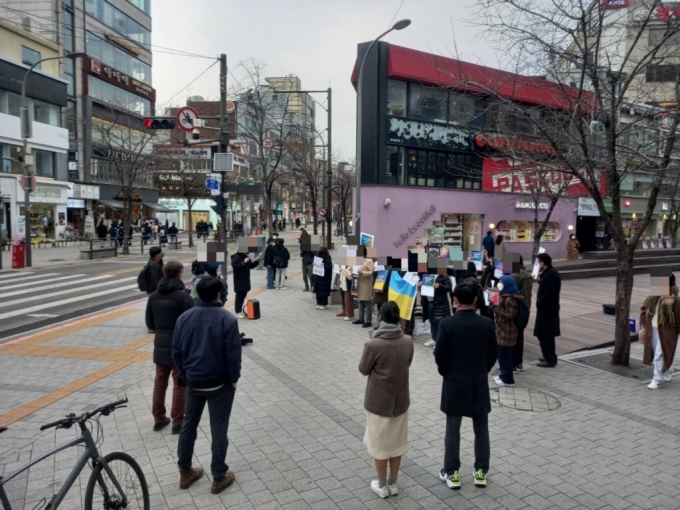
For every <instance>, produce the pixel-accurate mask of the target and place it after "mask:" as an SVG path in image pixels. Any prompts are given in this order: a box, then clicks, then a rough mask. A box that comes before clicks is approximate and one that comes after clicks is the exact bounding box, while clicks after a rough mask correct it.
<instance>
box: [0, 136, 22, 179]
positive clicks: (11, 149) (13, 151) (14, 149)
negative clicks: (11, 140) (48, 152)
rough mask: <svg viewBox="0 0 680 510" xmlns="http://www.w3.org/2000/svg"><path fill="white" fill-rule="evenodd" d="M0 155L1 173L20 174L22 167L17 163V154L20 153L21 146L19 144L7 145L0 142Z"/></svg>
mask: <svg viewBox="0 0 680 510" xmlns="http://www.w3.org/2000/svg"><path fill="white" fill-rule="evenodd" d="M0 155H1V156H2V157H3V158H10V159H3V160H2V164H1V165H0V168H2V171H3V173H11V174H22V173H24V169H23V167H22V165H21V163H19V156H20V155H21V147H20V146H19V145H7V144H4V143H0Z"/></svg>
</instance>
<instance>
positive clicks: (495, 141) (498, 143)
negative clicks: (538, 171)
mask: <svg viewBox="0 0 680 510" xmlns="http://www.w3.org/2000/svg"><path fill="white" fill-rule="evenodd" d="M475 145H477V147H480V148H481V147H491V148H493V149H508V150H513V151H519V152H532V153H534V154H556V153H557V152H556V151H555V149H554V148H553V147H552V146H551V145H549V144H547V143H541V142H532V141H531V140H525V139H523V138H517V137H513V138H508V137H506V136H498V135H485V134H484V133H480V134H478V135H477V136H476V137H475Z"/></svg>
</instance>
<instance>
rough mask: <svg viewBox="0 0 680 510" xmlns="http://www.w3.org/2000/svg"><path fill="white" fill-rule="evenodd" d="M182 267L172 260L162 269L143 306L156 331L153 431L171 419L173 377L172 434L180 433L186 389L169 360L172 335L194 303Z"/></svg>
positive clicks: (154, 343) (159, 428) (170, 358)
mask: <svg viewBox="0 0 680 510" xmlns="http://www.w3.org/2000/svg"><path fill="white" fill-rule="evenodd" d="M183 268H184V266H183V265H182V263H181V262H179V261H177V260H171V261H170V262H168V263H167V264H165V266H164V267H163V274H164V276H163V278H161V280H160V282H159V283H158V289H157V290H156V292H154V293H153V294H151V296H149V300H148V301H147V303H146V327H147V328H149V330H151V331H154V330H155V332H156V335H155V337H154V341H153V362H154V363H155V364H156V377H155V379H154V385H153V398H152V404H151V413H152V414H153V418H154V427H153V429H154V430H155V431H156V432H158V431H160V430H161V429H163V428H164V427H165V426H166V425H168V423H170V419H169V418H168V417H167V416H166V409H165V393H166V391H167V389H168V380H169V379H170V376H171V375H172V379H173V390H172V407H171V409H170V416H171V417H172V433H173V434H179V431H180V429H181V427H182V421H183V420H184V404H185V401H186V388H184V387H181V386H179V379H180V373H179V371H178V370H177V367H175V364H174V363H173V361H172V336H173V334H174V332H175V324H176V322H177V319H179V316H180V315H182V314H183V313H184V312H186V311H187V310H189V309H191V308H193V306H194V300H193V299H191V296H190V295H189V294H187V293H186V292H184V283H182V280H181V279H180V278H181V277H182V270H183Z"/></svg>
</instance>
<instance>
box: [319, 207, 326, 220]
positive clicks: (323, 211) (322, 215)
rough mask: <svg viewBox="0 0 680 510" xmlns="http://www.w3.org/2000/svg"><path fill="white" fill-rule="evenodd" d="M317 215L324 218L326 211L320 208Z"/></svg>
mask: <svg viewBox="0 0 680 510" xmlns="http://www.w3.org/2000/svg"><path fill="white" fill-rule="evenodd" d="M318 214H319V216H321V217H322V218H323V217H325V216H326V209H324V208H323V207H321V208H320V209H319V211H318Z"/></svg>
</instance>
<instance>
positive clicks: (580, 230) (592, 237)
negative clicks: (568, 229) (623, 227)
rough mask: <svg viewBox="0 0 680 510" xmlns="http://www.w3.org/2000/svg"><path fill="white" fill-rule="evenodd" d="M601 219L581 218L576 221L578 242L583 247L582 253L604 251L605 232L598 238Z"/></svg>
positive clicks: (593, 217)
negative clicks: (598, 226)
mask: <svg viewBox="0 0 680 510" xmlns="http://www.w3.org/2000/svg"><path fill="white" fill-rule="evenodd" d="M599 219H600V218H598V217H596V216H579V217H578V218H577V219H576V240H577V241H578V244H579V245H580V246H581V248H580V249H579V252H580V253H583V252H584V251H595V250H604V249H605V248H604V230H602V231H601V233H602V236H601V237H598V236H597V234H598V229H597V223H598V220H599ZM598 244H599V248H598Z"/></svg>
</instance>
